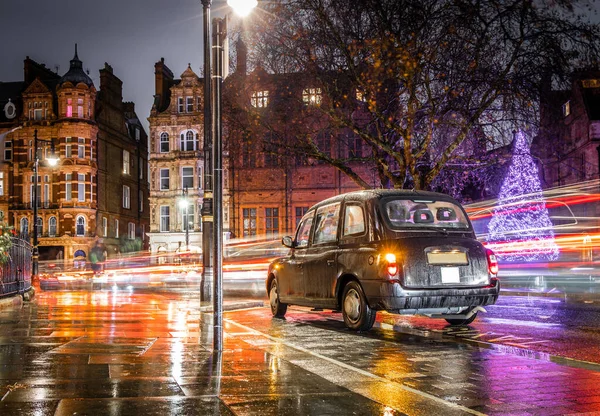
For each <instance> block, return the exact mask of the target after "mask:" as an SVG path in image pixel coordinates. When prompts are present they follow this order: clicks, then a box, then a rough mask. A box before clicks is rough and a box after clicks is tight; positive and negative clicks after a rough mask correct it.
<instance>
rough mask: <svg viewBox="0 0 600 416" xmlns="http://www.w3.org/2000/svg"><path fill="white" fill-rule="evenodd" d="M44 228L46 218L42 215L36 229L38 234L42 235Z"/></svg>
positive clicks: (38, 219)
mask: <svg viewBox="0 0 600 416" xmlns="http://www.w3.org/2000/svg"><path fill="white" fill-rule="evenodd" d="M43 229H44V220H43V219H42V217H38V218H37V227H35V231H36V232H37V236H38V237H41V236H42V230H43Z"/></svg>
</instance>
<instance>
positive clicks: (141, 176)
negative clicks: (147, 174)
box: [138, 157, 144, 179]
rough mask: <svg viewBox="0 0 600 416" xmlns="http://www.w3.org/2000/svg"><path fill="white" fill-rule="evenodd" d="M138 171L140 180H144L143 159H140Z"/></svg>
mask: <svg viewBox="0 0 600 416" xmlns="http://www.w3.org/2000/svg"><path fill="white" fill-rule="evenodd" d="M138 170H139V174H138V177H139V178H140V179H144V159H142V158H141V157H139V158H138Z"/></svg>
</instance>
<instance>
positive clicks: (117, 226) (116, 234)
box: [115, 220, 119, 238]
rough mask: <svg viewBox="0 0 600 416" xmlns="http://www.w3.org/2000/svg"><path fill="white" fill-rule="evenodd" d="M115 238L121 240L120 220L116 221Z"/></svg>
mask: <svg viewBox="0 0 600 416" xmlns="http://www.w3.org/2000/svg"><path fill="white" fill-rule="evenodd" d="M115 238H119V220H115Z"/></svg>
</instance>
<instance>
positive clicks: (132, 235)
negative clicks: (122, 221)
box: [127, 222, 135, 240]
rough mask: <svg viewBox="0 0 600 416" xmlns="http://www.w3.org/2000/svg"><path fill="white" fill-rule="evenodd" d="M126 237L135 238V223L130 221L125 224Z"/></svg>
mask: <svg viewBox="0 0 600 416" xmlns="http://www.w3.org/2000/svg"><path fill="white" fill-rule="evenodd" d="M127 238H129V239H130V240H135V224H134V223H132V222H130V223H128V224H127Z"/></svg>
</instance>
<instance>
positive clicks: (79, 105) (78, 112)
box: [77, 98, 83, 118]
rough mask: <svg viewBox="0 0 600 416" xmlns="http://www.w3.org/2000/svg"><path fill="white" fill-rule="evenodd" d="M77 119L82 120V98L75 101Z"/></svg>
mask: <svg viewBox="0 0 600 416" xmlns="http://www.w3.org/2000/svg"><path fill="white" fill-rule="evenodd" d="M77 117H79V118H83V98H78V99H77Z"/></svg>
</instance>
